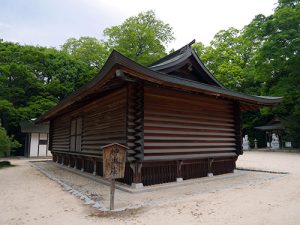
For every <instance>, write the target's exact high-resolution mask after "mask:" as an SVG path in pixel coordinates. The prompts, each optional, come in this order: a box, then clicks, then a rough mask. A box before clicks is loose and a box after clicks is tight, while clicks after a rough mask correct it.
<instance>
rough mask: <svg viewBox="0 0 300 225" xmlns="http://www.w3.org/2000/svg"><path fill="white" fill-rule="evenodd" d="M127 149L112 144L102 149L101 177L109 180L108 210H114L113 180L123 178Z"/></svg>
mask: <svg viewBox="0 0 300 225" xmlns="http://www.w3.org/2000/svg"><path fill="white" fill-rule="evenodd" d="M127 149H128V148H127V147H126V146H124V145H121V144H117V143H113V144H109V145H105V146H103V147H102V150H103V177H105V178H108V179H110V181H111V186H110V210H113V209H114V198H115V179H118V178H123V177H124V174H125V162H126V152H127Z"/></svg>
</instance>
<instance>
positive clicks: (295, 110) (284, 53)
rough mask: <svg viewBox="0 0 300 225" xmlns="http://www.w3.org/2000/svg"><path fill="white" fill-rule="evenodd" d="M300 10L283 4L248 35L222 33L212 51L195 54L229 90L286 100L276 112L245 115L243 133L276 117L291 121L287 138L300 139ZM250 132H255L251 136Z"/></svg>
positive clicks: (199, 49) (285, 1) (197, 47)
mask: <svg viewBox="0 0 300 225" xmlns="http://www.w3.org/2000/svg"><path fill="white" fill-rule="evenodd" d="M299 37H300V4H299V1H291V0H280V1H279V4H278V7H277V8H276V9H275V11H274V13H273V14H272V15H270V16H268V17H265V16H263V15H257V16H256V17H255V18H254V19H253V20H252V21H251V22H250V23H249V24H248V25H246V26H245V27H244V28H243V29H241V30H237V29H234V28H229V29H227V30H222V31H220V32H218V33H217V34H216V35H215V37H214V39H213V40H212V41H211V43H210V45H209V46H206V47H205V46H204V45H203V44H201V43H196V44H195V45H194V48H195V50H196V52H197V53H198V54H199V56H200V58H201V59H202V60H203V61H204V63H205V64H206V66H207V67H208V68H209V69H210V70H211V71H212V72H213V73H214V75H215V76H216V78H217V79H219V80H220V81H221V82H222V83H223V84H224V85H225V86H226V87H228V88H230V89H233V90H238V91H242V92H246V93H249V94H254V95H271V96H283V97H284V101H283V103H282V104H280V105H278V106H277V107H275V108H273V109H269V108H264V109H262V110H261V112H260V113H259V114H257V113H256V112H252V113H247V114H245V115H244V117H245V120H244V127H245V128H247V129H248V128H251V129H252V128H253V127H254V126H256V125H261V123H262V122H263V121H265V119H266V118H267V117H271V116H272V115H274V114H276V115H279V116H281V117H283V118H285V121H286V127H287V133H288V136H289V137H288V138H290V139H293V140H299V139H300V132H299V131H300V119H299V118H300V111H299V109H300V91H299V90H300V64H299V62H300V54H299V52H300V38H299ZM247 132H252V133H254V132H253V129H252V131H249V130H248V131H247Z"/></svg>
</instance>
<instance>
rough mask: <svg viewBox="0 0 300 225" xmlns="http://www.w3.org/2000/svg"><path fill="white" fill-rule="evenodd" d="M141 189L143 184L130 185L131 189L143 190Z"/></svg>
mask: <svg viewBox="0 0 300 225" xmlns="http://www.w3.org/2000/svg"><path fill="white" fill-rule="evenodd" d="M143 187H144V185H143V183H132V184H131V188H133V189H139V188H143Z"/></svg>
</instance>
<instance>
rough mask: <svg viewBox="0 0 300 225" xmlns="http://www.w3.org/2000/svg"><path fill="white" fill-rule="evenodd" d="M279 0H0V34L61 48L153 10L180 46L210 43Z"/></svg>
mask: <svg viewBox="0 0 300 225" xmlns="http://www.w3.org/2000/svg"><path fill="white" fill-rule="evenodd" d="M276 2H277V1H276V0H181V1H177V0H173V1H172V0H107V1H104V0H0V39H4V40H6V41H13V42H19V43H21V44H32V45H40V46H48V47H56V48H59V46H60V45H62V44H63V43H64V42H65V41H66V40H67V39H68V38H70V37H75V38H79V37H81V36H92V37H96V38H97V39H103V36H102V33H103V30H104V29H105V28H107V27H111V26H115V25H119V24H121V23H122V22H124V21H125V19H126V18H128V17H130V16H135V15H137V14H138V13H139V12H142V11H147V10H154V11H155V13H156V15H157V17H158V18H159V19H161V20H162V21H164V22H165V23H168V24H170V25H171V27H173V31H174V36H175V40H174V41H173V42H172V43H170V44H169V45H168V49H172V48H174V49H176V48H180V47H181V46H184V45H185V44H187V43H189V42H190V41H191V40H193V39H196V41H201V42H202V43H204V44H205V45H208V44H209V42H210V41H211V40H212V39H213V36H214V35H215V34H216V33H217V32H218V31H220V30H221V29H227V28H229V27H235V28H238V29H241V28H242V27H243V26H245V25H247V24H248V23H249V22H250V21H251V20H252V19H253V18H254V16H255V15H257V14H264V15H266V16H268V15H270V14H272V12H273V10H274V9H275V7H276Z"/></svg>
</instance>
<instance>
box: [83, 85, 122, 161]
mask: <svg viewBox="0 0 300 225" xmlns="http://www.w3.org/2000/svg"><path fill="white" fill-rule="evenodd" d="M126 96H127V90H126V88H123V89H121V90H118V91H115V92H114V93H112V94H109V95H107V96H105V97H103V98H101V99H99V100H97V101H95V102H93V103H92V104H90V105H87V106H85V107H84V110H83V112H84V114H83V133H82V145H81V149H82V152H83V153H96V154H97V155H99V154H102V152H101V146H104V145H107V144H111V143H115V142H116V143H120V144H124V145H125V144H126V102H127V100H126Z"/></svg>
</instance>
